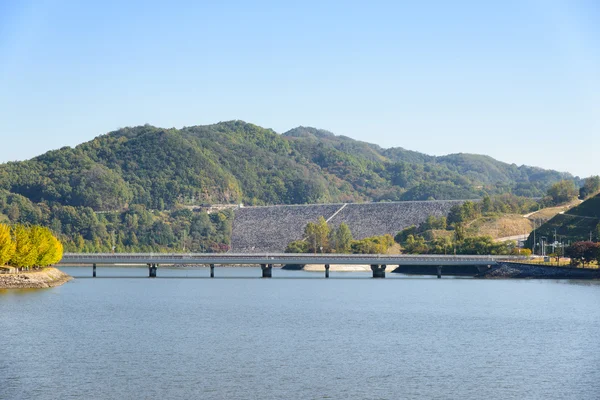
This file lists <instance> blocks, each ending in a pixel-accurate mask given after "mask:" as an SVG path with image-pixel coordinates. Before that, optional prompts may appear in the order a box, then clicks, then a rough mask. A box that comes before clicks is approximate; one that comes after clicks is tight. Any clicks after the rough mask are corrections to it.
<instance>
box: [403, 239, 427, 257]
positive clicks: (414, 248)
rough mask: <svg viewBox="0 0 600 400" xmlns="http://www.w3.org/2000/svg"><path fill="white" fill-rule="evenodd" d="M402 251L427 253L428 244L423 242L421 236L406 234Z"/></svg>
mask: <svg viewBox="0 0 600 400" xmlns="http://www.w3.org/2000/svg"><path fill="white" fill-rule="evenodd" d="M403 247H404V252H405V253H408V254H427V253H428V252H429V246H427V244H426V243H425V239H424V238H423V236H416V237H415V236H413V235H408V237H407V238H406V242H405V243H404V245H403Z"/></svg>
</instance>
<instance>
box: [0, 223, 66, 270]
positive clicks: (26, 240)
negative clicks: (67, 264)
mask: <svg viewBox="0 0 600 400" xmlns="http://www.w3.org/2000/svg"><path fill="white" fill-rule="evenodd" d="M62 255H63V246H62V243H61V242H60V241H59V240H58V239H57V238H56V237H55V236H54V235H53V234H52V232H51V231H50V229H48V228H45V227H42V226H37V225H33V226H25V225H15V226H13V227H10V226H8V225H4V224H0V265H5V264H9V265H12V266H13V267H17V268H19V269H23V268H27V269H29V268H31V267H46V266H48V265H52V264H56V263H57V262H59V261H60V260H61V259H62Z"/></svg>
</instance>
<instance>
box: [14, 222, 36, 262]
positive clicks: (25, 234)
mask: <svg viewBox="0 0 600 400" xmlns="http://www.w3.org/2000/svg"><path fill="white" fill-rule="evenodd" d="M13 236H14V240H15V244H16V248H15V253H14V254H13V257H12V258H11V260H10V263H11V264H12V265H13V266H15V267H17V268H21V269H22V268H29V267H31V266H33V265H35V262H36V260H37V248H36V247H35V245H34V244H33V242H32V240H31V236H32V235H31V230H30V229H29V228H27V227H25V226H23V225H16V226H15V227H14V229H13Z"/></svg>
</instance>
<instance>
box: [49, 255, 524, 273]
mask: <svg viewBox="0 0 600 400" xmlns="http://www.w3.org/2000/svg"><path fill="white" fill-rule="evenodd" d="M523 259H525V257H521V256H493V255H489V256H454V255H452V256H447V255H404V254H396V255H391V254H291V253H285V254H280V253H279V254H231V253H214V254H211V253H190V254H181V253H176V254H166V253H146V254H143V253H129V254H128V253H116V254H93V253H66V254H64V256H63V258H62V260H61V261H60V263H59V264H58V265H65V264H69V265H72V264H75V265H92V276H93V277H96V266H97V265H147V266H148V276H149V277H150V278H155V277H156V274H157V269H158V267H159V266H160V265H208V266H209V267H210V277H211V278H214V276H215V275H214V273H215V265H260V267H261V270H262V277H263V278H270V277H271V276H272V270H273V265H289V264H296V265H305V264H323V265H324V266H325V277H326V278H329V267H330V265H343V264H353V265H370V266H371V270H372V271H373V278H385V270H386V268H387V266H388V265H394V266H400V265H410V266H437V276H438V278H441V277H442V269H443V267H444V266H449V265H472V266H478V267H482V268H491V266H494V265H497V264H498V263H499V262H502V261H518V260H523Z"/></svg>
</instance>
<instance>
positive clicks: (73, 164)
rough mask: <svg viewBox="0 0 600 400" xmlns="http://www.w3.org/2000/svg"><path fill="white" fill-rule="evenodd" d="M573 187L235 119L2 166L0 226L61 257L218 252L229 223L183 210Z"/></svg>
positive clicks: (115, 137) (516, 170)
mask: <svg viewBox="0 0 600 400" xmlns="http://www.w3.org/2000/svg"><path fill="white" fill-rule="evenodd" d="M563 178H568V179H571V178H572V177H571V176H570V175H568V174H561V173H558V172H555V171H547V170H542V169H539V168H532V167H517V166H515V165H509V164H505V163H501V162H499V161H496V160H493V159H491V158H489V157H485V156H475V155H467V154H458V155H451V156H446V157H431V156H428V155H425V154H421V153H418V152H414V151H409V150H405V149H401V148H395V149H382V148H380V147H379V146H377V145H374V144H369V143H364V142H360V141H356V140H352V139H350V138H347V137H344V136H335V135H334V134H332V133H330V132H327V131H322V130H317V129H313V128H303V127H299V128H296V129H293V130H291V131H289V132H286V133H285V134H283V135H280V134H277V133H275V132H273V131H272V130H270V129H264V128H261V127H259V126H256V125H252V124H248V123H245V122H242V121H231V122H223V123H218V124H214V125H208V126H194V127H188V128H183V129H161V128H156V127H153V126H148V125H146V126H138V127H134V128H124V129H120V130H118V131H115V132H111V133H109V134H106V135H102V136H99V137H97V138H96V139H94V140H92V141H90V142H87V143H83V144H81V145H79V146H77V147H75V148H68V147H65V148H62V149H60V150H55V151H50V152H48V153H46V154H43V155H41V156H39V157H36V158H34V159H31V160H28V161H22V162H11V163H6V164H1V165H0V222H7V223H23V224H39V225H45V226H49V227H50V228H51V229H52V230H53V231H54V232H55V233H56V234H58V235H59V236H60V238H61V240H62V241H63V243H64V244H65V249H66V251H110V250H111V249H112V248H113V247H115V249H116V251H186V250H187V251H199V252H202V251H224V250H227V249H228V248H229V247H228V246H229V243H230V238H231V224H232V219H233V213H232V212H231V211H230V210H229V211H228V210H226V211H222V212H218V213H214V214H210V215H208V214H207V213H206V212H192V211H191V210H190V209H188V208H186V207H185V206H191V205H199V204H205V203H229V204H237V203H242V202H243V203H244V204H246V205H270V204H306V203H326V202H368V201H385V200H427V199H438V200H442V199H471V198H476V197H480V196H482V195H484V194H486V193H489V194H497V193H506V192H511V193H515V194H519V195H526V196H542V195H543V193H544V192H545V190H546V188H547V187H548V186H549V185H550V184H551V183H553V182H555V181H557V180H560V179H563Z"/></svg>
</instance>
